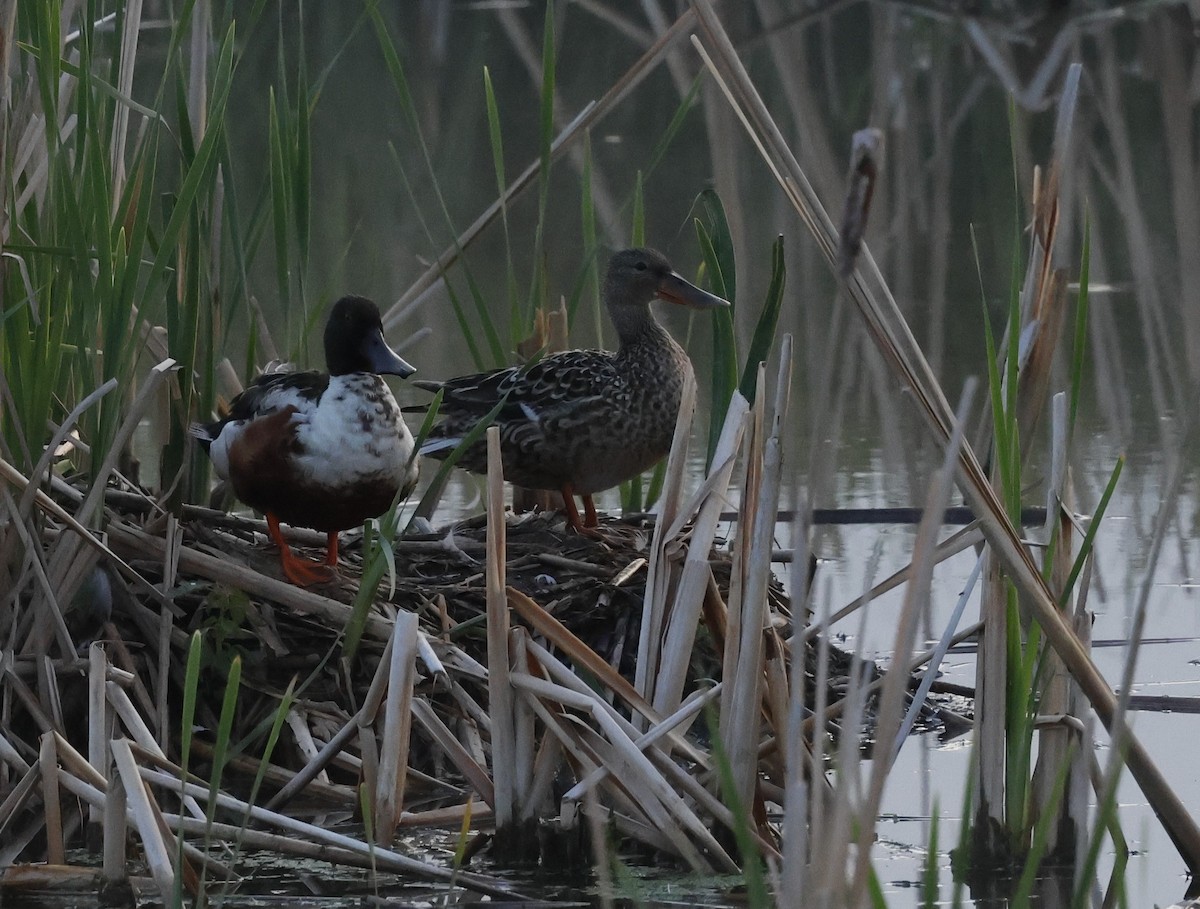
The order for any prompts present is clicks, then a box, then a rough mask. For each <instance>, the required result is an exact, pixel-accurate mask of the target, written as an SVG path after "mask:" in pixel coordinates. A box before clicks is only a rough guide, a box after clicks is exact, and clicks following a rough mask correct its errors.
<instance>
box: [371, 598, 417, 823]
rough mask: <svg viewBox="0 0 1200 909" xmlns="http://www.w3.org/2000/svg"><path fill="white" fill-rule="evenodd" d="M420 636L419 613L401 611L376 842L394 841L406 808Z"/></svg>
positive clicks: (377, 795) (390, 683) (381, 769)
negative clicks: (405, 792)
mask: <svg viewBox="0 0 1200 909" xmlns="http://www.w3.org/2000/svg"><path fill="white" fill-rule="evenodd" d="M419 637H420V629H419V628H418V620H417V616H416V614H415V613H412V612H400V613H398V614H397V616H396V621H395V633H394V636H393V637H392V655H391V660H390V661H389V665H388V686H387V697H386V698H385V699H384V703H383V730H382V734H381V737H382V745H381V748H380V760H379V779H378V780H377V783H376V785H377V787H378V788H377V789H376V790H375V806H376V807H375V828H374V833H375V842H376V843H388V842H391V839H392V837H393V835H394V834H395V832H396V827H397V826H398V825H399V823H400V815H401V813H402V812H403V811H404V779H405V774H406V773H407V770H408V748H409V740H410V737H411V735H412V703H413V681H414V679H415V676H416V659H417V639H418V638H419Z"/></svg>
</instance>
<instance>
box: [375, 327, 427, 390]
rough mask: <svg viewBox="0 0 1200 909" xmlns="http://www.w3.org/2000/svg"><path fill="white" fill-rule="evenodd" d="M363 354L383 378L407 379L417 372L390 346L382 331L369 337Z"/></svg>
mask: <svg viewBox="0 0 1200 909" xmlns="http://www.w3.org/2000/svg"><path fill="white" fill-rule="evenodd" d="M363 353H364V354H365V355H366V357H367V361H368V362H369V363H370V364H371V369H372V371H374V372H377V373H379V375H381V376H399V377H400V378H402V379H407V378H408V377H409V376H411V375H412V374H413V373H414V372H416V371H417V370H416V369H415V368H414V367H413V366H412V365H411V364H409V363H408V361H406V360H405V359H404V358H403V357H401V356H400V354H398V353H396V351H394V350H392V348H391V347H389V346H388V342H387V340H386V339H385V338H384V337H383V332H382V331H376V332H372V333H371V334H370V335H368V336H367V340H366V342H365V346H364V349H363Z"/></svg>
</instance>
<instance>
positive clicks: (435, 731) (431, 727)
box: [402, 698, 496, 820]
mask: <svg viewBox="0 0 1200 909" xmlns="http://www.w3.org/2000/svg"><path fill="white" fill-rule="evenodd" d="M412 712H413V716H415V717H416V719H417V722H419V723H420V724H421V726H422V728H424V730H425V731H426V732H427V733H428V734H429V737H430V738H431V739H433V741H434V744H436V745H437V746H438V747H439V748H441V749H442V751H443V752H445V754H446V757H448V758H449V759H450V762H451V763H452V764H453V765H454V766H455V767H456V768H457V769H458V772H459V773H461V774H462V775H463V777H464V778H465V779H466V781H467V782H468V783H469V784H470V785H471V786H472V787H473V788H474V790H475V792H476V793H478V794H479V797H480V798H481V799H483V800H484V801H485V802H486V803H487V805H488V807H489V808H491V807H492V806H493V803H494V802H495V799H496V792H495V789H494V788H493V786H492V780H491V777H489V776H488V774H487V769H486V768H485V766H484V765H482V764H481V763H479V762H477V761H476V760H475V759H474V758H473V757H472V756H471V753H470V752H469V751H468V750H467V749H466V748H464V747H463V745H462V744H461V743H460V742H459V741H458V739H456V738H455V737H454V733H452V732H451V731H450V729H449V727H447V726H446V724H445V723H444V722H442V718H441V717H439V716H438V715H437V714H436V713H435V712H434V710H433V708H432V707H430V706H429V703H428V702H427V701H425V700H424V699H423V698H414V699H413V702H412ZM404 817H407V815H405V816H404ZM403 819H404V818H402V820H403Z"/></svg>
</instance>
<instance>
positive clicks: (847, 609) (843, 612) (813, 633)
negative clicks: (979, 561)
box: [788, 521, 983, 646]
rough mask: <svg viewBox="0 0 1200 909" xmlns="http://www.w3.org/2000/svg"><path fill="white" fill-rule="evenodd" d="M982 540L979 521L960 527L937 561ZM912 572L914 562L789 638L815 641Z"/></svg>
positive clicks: (942, 547) (938, 551) (939, 549)
mask: <svg viewBox="0 0 1200 909" xmlns="http://www.w3.org/2000/svg"><path fill="white" fill-rule="evenodd" d="M982 541H983V534H982V532H980V530H979V522H978V521H974V522H972V523H971V524H968V525H967V526H966V527H963V528H961V529H960V530H957V531H955V532H954V533H953V534H951V535H950V536H948V537H947V538H946V539H944V540H942V541H941V542H940V543H938V544H937V547H936V548H935V550H934V553H933V556H932V558H933V559H934V561H935V562H939V563H940V562H943V561H945V560H946V559H949V558H951V557H952V556H956V555H958V554H959V553H960V552H965V551H966V550H968V549H970V548H971V547H973V546H978V545H979V543H981V542H982ZM912 572H913V566H912V564H911V563H909V564H908V565H906V566H904V567H903V568H901V569H900V570H899V571H897V572H895V573H894V574H892V575H889V576H888V577H887V578H885V579H884V580H882V581H880V582H879V583H878V584H876V585H875V586H874V587H872V588H871V589H870V590H869V591H867V592H866V593H864V594H863V595H862V596H859V597H856V598H855V599H853V600H851V601H850V602H849V603H847V604H846V605H845V606H843V607H842V608H841V609H839V610H837V611H836V612H834V613H833V614H832V615H830V616H829V617H828V618H826V619H821V620H819V621H816V622H810V623H809V624H808V625H806V626H805V628H804V631H803V632H800V633H799V635H793V636H792V637H791V638H789V639H788V643H789V645H792V646H794V645H795V642H796V641H797V639H799V640H803V641H804V642H806V643H807V642H808V641H811V640H813V639H815V638H817V637H818V636H819V635H821V634H822V632H824V631H825V630H826V629H828V628H830V627H832V626H833V625H835V624H836V623H838V622H840V621H841V620H842V619H844V618H846V616H848V615H852V614H853V613H855V612H857V611H858V610H859V609H861V608H862V607H863V606H865V605H866V604H867V603H869V602H871V601H872V600H874V599H876V598H877V597H879V596H882V595H883V594H885V593H887V592H889V591H892V590H895V589H896V588H898V587H899V586H900V585H901V584H903V583H904V582H905V581H907V580H909V579H910V578H911V577H912Z"/></svg>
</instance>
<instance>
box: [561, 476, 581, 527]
mask: <svg viewBox="0 0 1200 909" xmlns="http://www.w3.org/2000/svg"><path fill="white" fill-rule="evenodd" d="M562 498H563V511H565V512H566V513H567V527H568V528H569V529H571V530H573V531H575V532H576V533H583V521H581V520H579V509H578V508H576V507H575V489H574V487H572V486H571V484H570V483H564V484H563V487H562ZM584 501H585V502H586V501H587V500H586V498H585V499H584Z"/></svg>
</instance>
